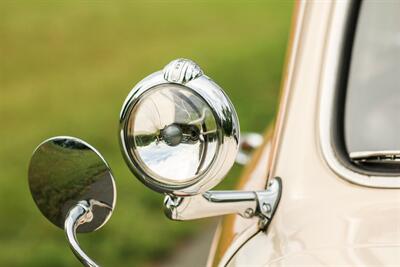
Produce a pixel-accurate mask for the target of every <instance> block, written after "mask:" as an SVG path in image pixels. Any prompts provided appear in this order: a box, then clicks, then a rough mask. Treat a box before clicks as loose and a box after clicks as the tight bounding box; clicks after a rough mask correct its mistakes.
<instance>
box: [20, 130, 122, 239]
mask: <svg viewBox="0 0 400 267" xmlns="http://www.w3.org/2000/svg"><path fill="white" fill-rule="evenodd" d="M28 179H29V187H30V190H31V193H32V197H33V199H34V201H35V203H36V205H37V206H38V208H39V209H40V211H41V212H42V214H43V215H44V216H45V217H46V218H47V219H49V220H50V221H51V222H52V223H53V224H55V225H57V226H58V227H60V228H64V221H65V218H66V215H67V213H68V211H69V210H70V209H71V208H72V207H73V206H75V205H76V204H77V203H78V202H79V201H82V200H87V201H90V202H97V203H99V202H100V203H102V204H105V205H104V206H107V207H104V206H102V205H94V206H93V210H92V211H93V219H92V221H91V222H88V223H85V224H83V225H81V226H79V228H78V229H77V232H90V231H94V230H96V229H98V228H99V227H101V226H102V225H103V224H104V223H105V222H106V221H107V220H108V219H109V217H110V215H111V213H112V209H113V208H114V205H115V197H116V194H115V185H114V179H113V176H112V174H111V170H110V168H109V167H108V165H107V163H106V162H105V160H104V159H103V157H102V156H101V155H100V154H99V152H97V151H96V150H95V149H94V148H93V147H91V146H90V145H89V144H87V143H85V142H84V141H82V140H79V139H77V138H74V137H54V138H51V139H48V140H46V141H45V142H43V143H42V144H40V145H39V146H38V147H37V148H36V150H35V151H34V153H33V155H32V158H31V161H30V165H29V174H28Z"/></svg>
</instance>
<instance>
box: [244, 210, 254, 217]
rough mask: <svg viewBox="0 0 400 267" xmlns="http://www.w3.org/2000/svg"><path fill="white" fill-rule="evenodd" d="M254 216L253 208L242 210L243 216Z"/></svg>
mask: <svg viewBox="0 0 400 267" xmlns="http://www.w3.org/2000/svg"><path fill="white" fill-rule="evenodd" d="M253 216H254V210H253V209H252V208H248V209H247V210H246V211H245V212H244V217H246V218H251V217H253Z"/></svg>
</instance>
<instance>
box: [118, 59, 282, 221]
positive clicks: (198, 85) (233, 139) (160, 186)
mask: <svg viewBox="0 0 400 267" xmlns="http://www.w3.org/2000/svg"><path fill="white" fill-rule="evenodd" d="M239 134H240V129H239V121H238V118H237V115H236V111H235V108H234V107H233V105H232V103H231V101H230V100H229V98H228V96H227V95H226V94H225V93H224V91H223V90H222V89H221V87H219V86H218V85H217V84H216V83H215V82H214V81H213V80H211V79H210V78H209V77H207V76H206V75H205V74H204V73H203V71H202V70H201V69H200V67H199V66H198V65H197V64H196V63H194V62H193V61H191V60H188V59H177V60H174V61H172V62H171V63H169V64H168V65H167V66H166V67H165V68H164V69H163V70H161V71H158V72H155V73H153V74H151V75H149V76H148V77H146V78H145V79H143V80H142V81H141V82H139V83H138V84H137V85H136V86H135V87H134V88H133V89H132V91H131V92H130V93H129V95H128V97H127V99H126V100H125V103H124V104H123V107H122V111H121V115H120V132H119V137H120V143H121V150H122V153H123V156H124V158H125V161H126V163H127V164H128V166H129V168H130V169H131V170H132V172H133V173H134V174H135V176H136V177H137V178H138V179H139V180H140V181H141V182H143V183H144V184H145V185H146V186H148V187H150V188H151V189H153V190H155V191H157V192H160V193H165V194H167V196H166V199H165V208H166V214H167V216H168V217H170V218H171V219H176V220H186V219H194V218H201V217H207V216H215V215H222V214H227V213H233V212H237V213H239V214H241V215H243V216H245V217H252V216H255V215H260V217H262V218H263V220H265V218H270V216H271V214H272V213H273V211H274V209H275V207H276V205H277V200H278V199H279V196H280V183H279V182H278V180H274V181H273V182H272V186H271V187H270V190H268V191H262V192H238V191H230V192H225V191H223V192H213V191H208V190H210V189H211V188H213V187H214V186H216V185H217V184H218V183H219V182H220V181H221V180H222V179H223V178H224V177H225V175H226V174H227V172H228V171H229V169H230V168H231V167H232V165H233V164H234V162H235V158H236V155H237V152H238V147H239ZM235 203H236V204H235ZM266 205H268V207H270V208H268V209H262V208H261V207H263V206H264V207H267V206H266Z"/></svg>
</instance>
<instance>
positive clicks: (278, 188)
mask: <svg viewBox="0 0 400 267" xmlns="http://www.w3.org/2000/svg"><path fill="white" fill-rule="evenodd" d="M281 192H282V181H281V179H280V178H279V177H276V178H274V179H273V180H272V181H271V182H270V183H269V184H268V187H267V189H266V190H264V191H207V192H205V193H203V194H202V195H195V196H189V197H177V196H171V195H167V196H166V197H165V199H164V211H165V214H166V216H167V217H168V218H169V219H171V220H178V221H186V220H193V219H200V218H206V217H213V216H220V215H227V214H234V213H236V214H239V215H240V216H242V217H244V218H253V217H254V216H257V217H259V218H260V221H259V227H260V229H262V230H264V229H265V228H266V227H267V226H268V224H269V222H270V221H271V219H272V217H273V215H274V213H275V210H276V208H277V206H278V204H279V200H280V197H281Z"/></svg>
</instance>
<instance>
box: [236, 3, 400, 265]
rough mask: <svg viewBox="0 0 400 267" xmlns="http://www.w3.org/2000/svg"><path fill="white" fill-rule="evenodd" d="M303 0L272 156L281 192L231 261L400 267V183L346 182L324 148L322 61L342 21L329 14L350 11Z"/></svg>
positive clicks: (239, 262)
mask: <svg viewBox="0 0 400 267" xmlns="http://www.w3.org/2000/svg"><path fill="white" fill-rule="evenodd" d="M301 5H305V9H304V12H305V13H304V25H303V26H302V30H301V31H302V34H301V40H300V42H299V44H298V46H297V47H294V49H295V50H296V52H295V53H297V56H296V61H295V67H294V69H293V70H292V71H293V73H292V75H291V79H292V80H291V81H289V82H286V85H287V86H289V88H286V89H288V90H289V92H290V93H289V96H288V104H287V107H286V108H287V110H286V116H285V118H284V121H283V124H284V128H283V130H282V131H281V136H280V139H281V141H280V143H279V145H278V147H277V149H276V151H275V153H274V155H272V157H275V159H274V160H273V162H274V163H275V165H274V166H273V169H272V170H273V172H272V173H271V176H280V177H281V178H282V180H283V193H282V199H281V202H280V204H279V207H278V210H277V212H276V214H275V216H274V218H273V221H272V223H271V225H270V226H269V229H268V232H267V233H263V232H260V233H258V234H257V235H256V236H255V237H254V238H252V239H251V240H250V241H248V242H247V243H246V244H245V245H244V246H243V247H242V248H241V249H240V250H239V251H238V252H237V253H236V255H235V257H234V258H233V259H232V260H231V262H230V264H229V266H288V265H290V266H293V265H297V266H299V265H301V266H320V265H329V266H338V265H340V266H399V265H400V190H397V189H380V188H368V187H365V186H360V185H355V184H352V183H350V182H347V181H346V180H344V179H342V178H341V177H339V176H338V175H337V174H336V173H335V172H334V171H333V170H332V169H331V168H330V167H328V166H327V164H326V162H325V160H324V158H323V155H322V153H321V148H320V143H319V132H318V129H319V128H318V114H319V94H320V89H321V88H320V78H321V77H320V76H321V75H320V74H321V70H322V69H323V68H324V64H329V62H324V58H325V57H324V53H325V52H326V51H325V48H326V40H328V39H327V38H328V35H329V34H332V33H333V32H334V31H331V29H332V28H334V27H339V25H331V24H330V22H331V21H330V19H331V18H332V16H333V15H335V16H338V15H341V14H338V13H340V12H345V8H344V5H345V4H343V3H340V1H335V2H334V1H309V2H307V3H305V2H302V4H301ZM335 12H336V13H335ZM335 23H336V21H335ZM330 27H332V28H330ZM289 77H290V76H289ZM332 78H334V77H332Z"/></svg>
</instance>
